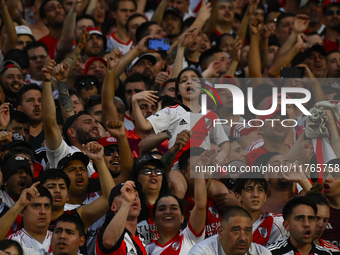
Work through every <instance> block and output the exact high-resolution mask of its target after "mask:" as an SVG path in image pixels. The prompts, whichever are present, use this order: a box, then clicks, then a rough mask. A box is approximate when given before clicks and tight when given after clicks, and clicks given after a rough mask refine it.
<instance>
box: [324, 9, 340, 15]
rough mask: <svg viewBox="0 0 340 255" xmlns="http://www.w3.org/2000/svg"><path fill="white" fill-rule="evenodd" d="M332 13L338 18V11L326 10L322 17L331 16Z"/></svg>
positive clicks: (339, 12) (339, 13) (339, 11)
mask: <svg viewBox="0 0 340 255" xmlns="http://www.w3.org/2000/svg"><path fill="white" fill-rule="evenodd" d="M334 13H336V15H338V16H340V10H327V11H325V13H324V15H325V16H333V15H334Z"/></svg>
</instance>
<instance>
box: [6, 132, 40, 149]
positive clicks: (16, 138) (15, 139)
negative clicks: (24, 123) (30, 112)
mask: <svg viewBox="0 0 340 255" xmlns="http://www.w3.org/2000/svg"><path fill="white" fill-rule="evenodd" d="M14 147H26V148H28V149H30V150H32V151H33V149H32V146H31V145H30V144H29V143H28V142H27V141H26V139H25V137H24V136H23V135H22V134H20V133H18V132H14V133H13V135H12V142H10V143H9V144H6V145H4V146H3V147H2V150H3V151H4V150H10V149H12V148H14Z"/></svg>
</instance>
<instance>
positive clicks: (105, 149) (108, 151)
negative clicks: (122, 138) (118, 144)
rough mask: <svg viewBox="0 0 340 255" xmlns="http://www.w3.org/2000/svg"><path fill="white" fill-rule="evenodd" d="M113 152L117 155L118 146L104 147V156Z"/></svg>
mask: <svg viewBox="0 0 340 255" xmlns="http://www.w3.org/2000/svg"><path fill="white" fill-rule="evenodd" d="M115 152H117V153H118V155H119V148H115V147H111V148H104V154H105V156H112V155H113V154H115Z"/></svg>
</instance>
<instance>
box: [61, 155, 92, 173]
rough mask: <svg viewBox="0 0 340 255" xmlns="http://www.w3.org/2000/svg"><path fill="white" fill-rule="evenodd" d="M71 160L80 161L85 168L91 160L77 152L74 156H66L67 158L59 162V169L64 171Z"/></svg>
mask: <svg viewBox="0 0 340 255" xmlns="http://www.w3.org/2000/svg"><path fill="white" fill-rule="evenodd" d="M71 160H80V161H81V162H82V163H83V164H84V165H85V166H87V165H88V164H89V162H90V161H89V158H88V157H87V156H86V155H85V154H84V153H82V152H80V151H77V152H74V153H73V154H72V153H69V154H67V155H66V157H64V158H62V159H61V160H59V162H58V167H57V168H58V169H59V170H63V169H64V167H65V166H66V165H67V163H68V162H70V161H71Z"/></svg>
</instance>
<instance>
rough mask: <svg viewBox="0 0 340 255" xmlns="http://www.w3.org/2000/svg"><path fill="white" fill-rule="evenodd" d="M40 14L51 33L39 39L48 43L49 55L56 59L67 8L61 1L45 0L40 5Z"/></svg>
mask: <svg viewBox="0 0 340 255" xmlns="http://www.w3.org/2000/svg"><path fill="white" fill-rule="evenodd" d="M39 14H40V18H41V20H42V21H43V22H44V24H45V25H46V26H47V27H48V28H49V30H50V33H49V34H48V35H46V36H44V37H43V38H41V39H40V40H39V41H41V42H43V43H45V45H48V55H49V56H50V58H51V59H54V54H55V50H56V48H57V44H58V40H59V38H60V37H61V33H62V30H63V23H64V19H65V10H64V8H63V6H62V5H61V3H60V2H59V1H57V0H45V1H44V2H42V4H41V5H40V9H39Z"/></svg>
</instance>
